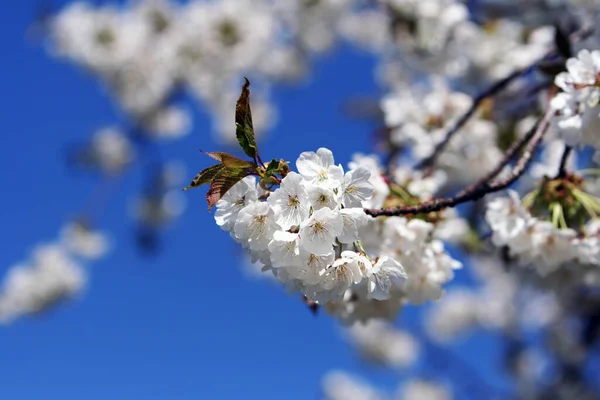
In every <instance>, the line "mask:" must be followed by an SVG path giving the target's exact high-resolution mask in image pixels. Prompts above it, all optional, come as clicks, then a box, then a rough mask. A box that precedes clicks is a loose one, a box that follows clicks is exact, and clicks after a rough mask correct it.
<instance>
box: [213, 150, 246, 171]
mask: <svg viewBox="0 0 600 400" xmlns="http://www.w3.org/2000/svg"><path fill="white" fill-rule="evenodd" d="M203 153H204V154H206V155H207V156H209V157H211V158H214V159H215V160H217V161H219V162H220V163H221V164H223V165H224V166H225V167H227V168H255V167H256V165H254V164H253V163H251V162H250V161H246V160H242V159H241V158H237V157H236V156H234V155H231V154H229V153H225V152H222V151H214V152H210V153H206V152H203Z"/></svg>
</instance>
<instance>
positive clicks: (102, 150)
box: [91, 127, 134, 173]
mask: <svg viewBox="0 0 600 400" xmlns="http://www.w3.org/2000/svg"><path fill="white" fill-rule="evenodd" d="M91 152H92V154H91V157H92V162H94V163H96V164H97V165H98V166H99V167H100V168H102V169H103V170H104V171H106V172H108V173H117V172H119V171H121V170H122V169H123V168H125V167H126V166H127V165H128V164H130V163H131V162H132V161H133V157H134V156H133V152H134V150H133V146H132V145H131V143H130V142H129V139H128V138H127V137H126V136H125V135H124V134H123V132H121V131H120V130H119V129H117V128H113V127H110V128H103V129H100V130H98V131H97V132H96V133H95V134H94V138H93V142H92V149H91Z"/></svg>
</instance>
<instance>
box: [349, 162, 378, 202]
mask: <svg viewBox="0 0 600 400" xmlns="http://www.w3.org/2000/svg"><path fill="white" fill-rule="evenodd" d="M369 179H371V171H369V170H368V169H367V168H365V167H358V168H357V169H354V170H351V171H348V172H346V175H344V184H343V186H342V204H343V205H344V207H347V208H349V207H362V206H363V202H364V201H366V200H368V199H370V198H371V197H372V196H373V185H371V184H370V183H369Z"/></svg>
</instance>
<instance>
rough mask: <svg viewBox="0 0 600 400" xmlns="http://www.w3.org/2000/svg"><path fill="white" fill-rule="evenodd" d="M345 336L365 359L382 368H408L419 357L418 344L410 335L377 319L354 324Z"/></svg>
mask: <svg viewBox="0 0 600 400" xmlns="http://www.w3.org/2000/svg"><path fill="white" fill-rule="evenodd" d="M378 303H379V302H378ZM346 334H347V336H348V337H349V339H350V340H351V341H352V344H354V345H355V346H356V347H357V349H358V351H359V352H360V353H361V355H362V356H363V357H364V358H365V359H367V360H369V361H374V362H377V363H380V364H382V365H384V366H389V367H396V368H404V367H408V366H410V365H411V364H412V363H414V362H415V361H416V360H417V358H418V357H419V350H420V348H419V342H418V341H417V340H416V339H415V338H414V337H413V336H412V335H410V334H409V333H408V332H405V331H402V330H398V329H396V328H395V327H394V326H393V325H392V324H390V323H388V322H385V321H382V320H379V319H377V320H375V319H372V320H370V321H368V322H367V323H366V324H355V325H354V326H352V327H351V328H349V329H347V330H346Z"/></svg>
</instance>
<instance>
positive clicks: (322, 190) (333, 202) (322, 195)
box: [306, 183, 338, 210]
mask: <svg viewBox="0 0 600 400" xmlns="http://www.w3.org/2000/svg"><path fill="white" fill-rule="evenodd" d="M306 186H307V188H306V189H307V191H308V202H309V203H310V205H311V206H312V208H313V210H319V209H321V208H324V207H327V208H331V209H332V210H335V209H337V208H338V202H337V196H336V195H335V193H334V192H333V190H331V189H329V188H326V187H322V186H318V185H314V184H312V183H309V184H307V185H306Z"/></svg>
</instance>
